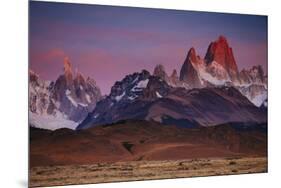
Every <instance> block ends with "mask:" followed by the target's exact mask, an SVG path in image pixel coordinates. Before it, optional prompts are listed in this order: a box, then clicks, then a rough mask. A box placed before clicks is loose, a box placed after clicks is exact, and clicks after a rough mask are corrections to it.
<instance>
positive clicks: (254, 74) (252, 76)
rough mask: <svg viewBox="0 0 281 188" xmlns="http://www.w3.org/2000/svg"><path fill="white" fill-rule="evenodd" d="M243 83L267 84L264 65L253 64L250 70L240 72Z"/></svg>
mask: <svg viewBox="0 0 281 188" xmlns="http://www.w3.org/2000/svg"><path fill="white" fill-rule="evenodd" d="M239 75H240V80H241V84H252V83H253V84H267V82H266V76H265V75H264V72H263V69H262V66H260V65H258V66H253V67H252V68H251V69H250V70H245V69H243V70H242V71H241V72H240V74H239Z"/></svg>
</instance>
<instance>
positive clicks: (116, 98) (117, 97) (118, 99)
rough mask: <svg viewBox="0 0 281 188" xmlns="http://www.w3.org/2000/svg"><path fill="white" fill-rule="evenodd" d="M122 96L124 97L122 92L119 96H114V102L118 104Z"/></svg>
mask: <svg viewBox="0 0 281 188" xmlns="http://www.w3.org/2000/svg"><path fill="white" fill-rule="evenodd" d="M124 96H125V91H124V92H123V93H122V94H121V95H118V96H116V97H115V100H116V101H117V102H119V101H120V100H121V99H122V98H123V97H124Z"/></svg>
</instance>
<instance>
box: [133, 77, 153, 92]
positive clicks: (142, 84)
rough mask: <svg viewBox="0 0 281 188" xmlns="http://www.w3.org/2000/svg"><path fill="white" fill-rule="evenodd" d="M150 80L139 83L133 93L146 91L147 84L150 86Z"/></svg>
mask: <svg viewBox="0 0 281 188" xmlns="http://www.w3.org/2000/svg"><path fill="white" fill-rule="evenodd" d="M148 81H149V80H148V79H145V80H141V81H139V83H138V84H137V85H135V86H134V87H133V88H132V90H131V91H139V90H141V89H144V88H146V87H147V84H148Z"/></svg>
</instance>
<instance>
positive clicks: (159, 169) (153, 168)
mask: <svg viewBox="0 0 281 188" xmlns="http://www.w3.org/2000/svg"><path fill="white" fill-rule="evenodd" d="M262 172H267V158H266V157H247V158H246V157H245V158H217V159H188V160H172V161H130V162H116V163H98V164H91V165H68V166H46V167H33V168H31V170H30V184H29V185H30V187H38V186H55V185H69V184H88V183H102V182H117V181H133V180H149V179H150V180H151V179H165V178H184V177H198V176H213V175H226V174H245V173H262Z"/></svg>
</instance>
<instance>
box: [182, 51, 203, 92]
mask: <svg viewBox="0 0 281 188" xmlns="http://www.w3.org/2000/svg"><path fill="white" fill-rule="evenodd" d="M197 63H198V59H197V56H196V52H195V49H194V48H191V49H190V50H189V51H188V54H187V57H186V59H185V61H184V63H183V65H182V67H181V71H180V81H183V82H185V83H187V84H188V85H189V86H190V87H201V86H202V85H201V82H200V79H199V75H198V72H197V70H196V68H195V65H194V64H197Z"/></svg>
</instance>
